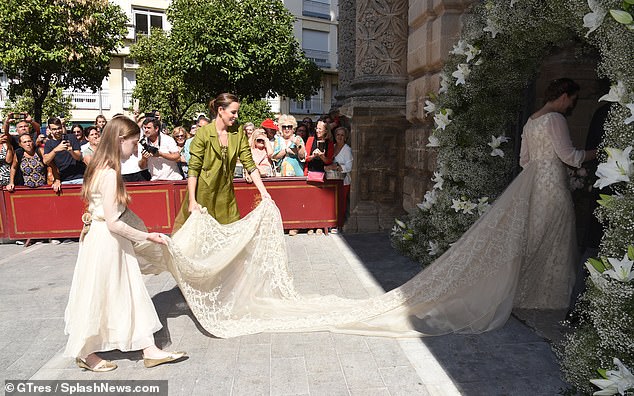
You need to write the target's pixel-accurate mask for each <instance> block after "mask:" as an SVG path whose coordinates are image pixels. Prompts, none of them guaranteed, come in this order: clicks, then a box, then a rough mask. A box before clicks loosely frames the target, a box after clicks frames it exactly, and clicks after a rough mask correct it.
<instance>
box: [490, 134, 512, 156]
mask: <svg viewBox="0 0 634 396" xmlns="http://www.w3.org/2000/svg"><path fill="white" fill-rule="evenodd" d="M508 141H509V138H507V137H506V136H498V137H495V136H491V142H490V143H487V144H488V145H489V146H490V147H491V148H492V149H493V151H491V157H496V156H497V157H504V151H502V150H500V149H499V147H500V145H501V144H502V143H506V142H508Z"/></svg>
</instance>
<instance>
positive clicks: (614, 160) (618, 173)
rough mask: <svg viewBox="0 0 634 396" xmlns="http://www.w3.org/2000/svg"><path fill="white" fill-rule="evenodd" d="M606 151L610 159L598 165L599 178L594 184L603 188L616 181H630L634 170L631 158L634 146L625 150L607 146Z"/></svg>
mask: <svg viewBox="0 0 634 396" xmlns="http://www.w3.org/2000/svg"><path fill="white" fill-rule="evenodd" d="M605 151H606V152H607V153H608V160H607V162H603V163H601V164H599V166H598V167H597V177H598V180H597V181H596V183H595V184H594V186H595V187H597V188H603V187H606V186H609V185H611V184H614V183H619V182H629V181H630V176H632V173H633V172H634V164H633V163H632V160H631V159H630V153H631V152H632V146H628V147H627V148H626V149H625V150H619V149H615V148H612V147H607V148H606V149H605Z"/></svg>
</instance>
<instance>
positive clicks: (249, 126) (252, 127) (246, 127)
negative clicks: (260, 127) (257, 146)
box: [242, 122, 255, 143]
mask: <svg viewBox="0 0 634 396" xmlns="http://www.w3.org/2000/svg"><path fill="white" fill-rule="evenodd" d="M242 129H244V133H245V134H246V135H247V139H249V143H251V136H252V135H253V131H255V125H254V124H253V123H252V122H247V123H246V124H244V125H243V126H242Z"/></svg>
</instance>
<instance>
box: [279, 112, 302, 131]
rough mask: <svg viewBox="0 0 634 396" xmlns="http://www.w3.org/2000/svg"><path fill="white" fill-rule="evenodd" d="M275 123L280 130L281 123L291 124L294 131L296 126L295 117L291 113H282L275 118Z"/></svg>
mask: <svg viewBox="0 0 634 396" xmlns="http://www.w3.org/2000/svg"><path fill="white" fill-rule="evenodd" d="M277 125H278V126H279V128H280V131H281V130H282V125H292V126H293V131H294V130H295V128H297V119H295V117H293V116H292V115H288V114H282V115H281V116H280V118H278V119H277Z"/></svg>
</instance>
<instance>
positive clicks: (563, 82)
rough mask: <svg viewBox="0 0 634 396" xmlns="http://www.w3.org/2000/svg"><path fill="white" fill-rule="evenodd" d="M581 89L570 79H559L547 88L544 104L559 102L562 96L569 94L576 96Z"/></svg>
mask: <svg viewBox="0 0 634 396" xmlns="http://www.w3.org/2000/svg"><path fill="white" fill-rule="evenodd" d="M580 89H581V88H580V87H579V84H577V83H576V82H574V81H573V80H571V79H569V78H558V79H557V80H553V81H551V82H550V84H548V87H546V91H545V92H544V103H546V102H552V101H553V100H557V98H559V97H560V96H561V95H563V94H568V96H572V95H575V94H577V93H578V92H579V90H580Z"/></svg>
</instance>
